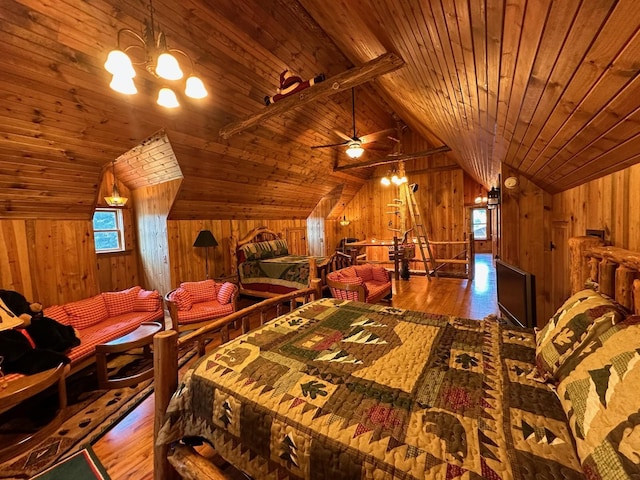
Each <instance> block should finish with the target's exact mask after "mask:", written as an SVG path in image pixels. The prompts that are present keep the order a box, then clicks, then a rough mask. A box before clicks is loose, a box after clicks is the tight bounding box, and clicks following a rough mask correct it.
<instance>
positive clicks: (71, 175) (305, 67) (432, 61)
mask: <svg viewBox="0 0 640 480" xmlns="http://www.w3.org/2000/svg"><path fill="white" fill-rule="evenodd" d="M153 6H154V8H155V19H156V22H157V23H158V24H159V25H160V27H161V29H162V31H164V32H165V33H166V35H167V37H168V42H169V46H171V47H174V48H179V49H182V50H184V51H185V52H187V53H188V54H189V55H190V56H191V58H192V59H193V61H194V69H195V72H196V73H197V74H198V75H199V76H201V77H202V78H203V80H204V82H205V84H206V85H207V88H208V90H209V96H208V97H207V98H206V99H204V100H199V101H193V100H189V99H186V98H183V97H179V99H180V100H181V101H182V106H181V107H180V108H178V109H175V110H167V109H164V108H163V107H159V106H157V105H156V104H155V96H156V92H157V90H158V88H159V87H160V86H162V85H161V84H160V83H159V82H158V81H157V80H156V79H155V78H153V77H152V76H151V75H149V74H147V73H146V72H144V71H143V69H138V76H137V77H136V79H135V80H136V84H137V87H138V91H139V93H138V94H137V95H134V96H125V95H121V94H118V93H116V92H114V91H113V90H111V89H110V88H109V86H108V85H109V81H110V76H109V74H108V73H107V72H106V71H105V70H104V68H103V64H104V61H105V59H106V55H107V53H108V52H109V51H110V50H111V49H113V48H114V47H115V46H116V37H117V31H118V29H120V28H130V29H133V30H135V31H138V32H139V31H141V29H142V24H143V22H144V20H145V19H147V18H148V17H149V12H148V2H147V1H146V0H84V1H79V0H56V1H55V2H43V1H42V0H3V2H2V7H1V8H0V56H1V58H2V59H3V61H2V62H0V132H1V135H0V217H14V218H17V217H42V216H48V217H56V216H57V217H62V218H89V217H90V215H91V213H92V210H93V207H94V205H95V202H96V199H97V192H98V189H99V184H100V179H101V176H102V173H103V170H104V168H105V166H108V165H109V164H110V162H111V160H112V159H114V158H119V157H121V156H122V155H124V154H125V153H126V152H130V150H131V149H132V148H134V147H136V146H137V145H139V144H140V143H141V142H143V141H144V140H145V139H148V138H150V137H151V136H152V135H154V134H155V133H156V132H158V131H161V130H163V131H164V132H165V133H166V138H167V139H168V140H163V142H164V144H165V145H167V143H166V142H167V141H168V142H170V146H171V147H172V151H173V153H171V152H167V151H166V149H160V151H161V152H162V153H161V154H159V155H158V158H156V157H153V156H151V157H145V158H144V161H142V160H141V159H142V156H137V157H136V156H135V155H134V156H132V155H129V156H127V155H125V157H127V158H129V159H131V158H136V159H137V160H136V162H137V165H138V167H139V168H136V169H134V167H133V165H132V166H131V168H132V169H134V170H135V171H134V172H133V173H130V172H128V171H127V168H126V164H124V163H122V164H121V165H119V166H118V167H117V169H116V171H117V175H118V177H119V179H121V181H123V182H124V183H125V184H126V185H127V187H129V188H137V187H138V186H141V185H149V184H153V183H155V182H156V181H157V179H161V178H176V176H178V177H179V175H180V174H181V175H182V176H183V181H182V185H181V188H180V191H179V194H178V198H177V200H176V202H175V204H174V206H173V208H172V211H171V218H179V219H188V218H212V217H215V218H306V217H307V216H308V215H309V213H310V212H311V210H312V209H313V208H314V207H315V205H316V204H317V203H318V202H319V201H320V200H321V199H322V198H323V197H325V196H327V195H329V194H330V193H331V192H332V191H333V192H335V191H341V192H342V195H341V197H340V199H337V200H336V202H337V203H340V204H341V203H344V202H346V201H348V200H349V198H351V197H352V196H353V195H354V194H355V192H357V191H358V189H359V188H360V187H361V186H362V184H363V183H364V182H365V181H366V179H367V178H369V176H370V175H372V172H373V168H365V169H352V170H351V169H348V170H340V171H334V166H335V165H336V164H337V165H339V166H344V164H345V163H348V162H347V160H348V159H347V158H346V156H345V154H344V152H343V151H342V149H339V148H327V149H311V147H312V146H314V145H319V144H330V143H337V142H340V141H341V137H339V136H338V135H337V134H336V133H335V130H338V131H341V132H344V133H347V134H351V133H350V132H351V121H352V117H351V93H350V92H349V91H348V90H346V91H340V92H337V93H335V94H333V95H331V96H330V97H328V98H325V99H322V100H318V101H315V102H311V103H309V104H307V105H301V106H299V107H297V108H293V109H290V110H288V111H287V112H285V113H283V114H280V115H275V116H273V117H271V118H269V119H266V120H264V121H261V122H259V123H258V125H257V126H253V127H250V128H248V129H246V130H243V131H242V132H240V133H236V134H234V135H232V136H230V137H228V138H227V139H224V138H223V137H222V136H221V135H220V131H221V129H223V128H224V127H225V126H228V125H230V124H233V123H234V122H238V121H239V120H241V119H243V118H246V117H248V116H252V115H255V114H259V113H260V112H262V111H264V109H265V108H268V107H266V106H265V105H264V97H265V96H266V95H272V94H274V93H275V89H276V88H277V86H278V80H279V74H280V72H282V71H283V70H285V69H290V70H291V71H293V72H295V73H297V74H299V75H300V76H301V77H303V78H305V79H306V78H310V77H313V76H314V75H316V74H318V73H321V72H322V73H324V74H325V75H326V77H327V81H331V79H332V78H335V77H336V76H339V75H341V74H344V72H346V71H348V70H349V69H353V68H354V67H360V66H362V65H364V64H366V63H367V62H370V61H371V60H373V59H375V58H377V57H379V56H381V55H384V54H387V53H393V54H395V55H397V56H398V57H400V58H401V59H402V60H403V61H404V65H403V66H402V67H401V68H399V69H397V70H395V71H393V72H391V73H387V74H384V75H381V76H379V77H377V78H376V79H375V80H372V81H370V82H368V83H366V84H363V85H360V86H358V87H356V90H355V91H356V118H357V132H358V135H365V134H368V133H371V132H376V131H380V130H384V129H388V128H394V127H396V119H398V118H399V119H400V120H401V121H402V122H403V123H405V124H406V125H408V127H409V129H410V131H411V132H413V134H414V135H419V136H421V137H423V138H424V139H425V141H426V143H425V147H433V148H436V147H441V146H443V145H446V146H448V147H449V148H450V149H451V151H449V152H447V153H439V154H438V155H446V156H448V157H450V158H452V159H454V160H455V161H456V162H458V163H459V164H460V165H461V166H462V168H464V169H465V170H466V171H467V172H468V173H469V174H470V175H471V176H472V177H474V178H475V179H476V180H477V181H478V182H480V183H482V184H483V185H485V186H486V187H487V188H489V187H491V186H492V185H496V184H497V182H498V174H499V173H500V168H501V162H504V163H506V164H507V165H509V166H510V167H512V168H514V169H516V170H518V171H520V172H521V173H522V174H523V175H525V176H527V177H529V178H530V179H531V180H532V181H534V182H535V183H536V184H538V185H539V186H541V187H542V188H544V189H546V190H547V191H549V192H551V193H555V192H559V191H562V190H565V189H568V188H571V187H573V186H576V185H579V184H581V183H584V182H586V181H589V180H591V179H593V178H597V177H598V176H602V175H605V174H608V173H611V172H613V171H616V170H619V169H621V168H624V167H626V166H629V165H631V164H634V163H637V162H638V160H639V158H638V155H639V152H640V148H639V147H640V128H639V127H638V125H639V123H638V121H639V116H640V109H639V107H640V79H639V78H638V70H639V68H640V61H639V60H638V59H639V58H640V35H639V27H640V15H638V14H637V0H619V1H615V0H606V1H605V0H562V1H559V0H556V1H552V0H509V1H508V2H507V1H506V0H431V1H425V0H403V1H397V0H357V1H356V0H332V1H331V2H327V1H326V0H216V1H215V2H212V1H206V0H182V1H181V2H174V1H171V0H155V1H154V3H153ZM178 59H179V60H181V58H178ZM380 145H385V142H384V139H383V141H382V142H381V143H380V144H378V146H380ZM365 146H366V145H365ZM387 146H388V147H389V148H391V147H392V146H393V142H391V141H389V142H388V144H387ZM151 150H152V149H151ZM134 152H135V150H134ZM405 153H411V152H405ZM381 155H384V154H383V153H380V152H379V151H376V152H374V151H369V152H367V153H366V154H365V157H363V158H361V159H360V161H362V160H367V159H375V158H377V157H380V156H381ZM167 159H169V160H170V161H167ZM176 161H177V164H178V166H179V170H180V172H179V173H178V171H177V170H176V168H175V162H176ZM140 162H142V163H140ZM144 164H148V166H149V171H150V172H153V175H154V179H144V178H141V176H142V177H144V168H142V167H140V165H143V166H144ZM163 165H166V166H167V168H168V169H169V168H170V169H171V170H170V171H167V172H162V168H163V167H162V166H163Z"/></svg>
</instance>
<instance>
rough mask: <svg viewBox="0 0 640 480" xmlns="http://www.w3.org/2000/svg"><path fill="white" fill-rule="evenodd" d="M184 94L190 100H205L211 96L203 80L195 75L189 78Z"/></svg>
mask: <svg viewBox="0 0 640 480" xmlns="http://www.w3.org/2000/svg"><path fill="white" fill-rule="evenodd" d="M184 93H185V95H186V96H187V97H190V98H204V97H206V96H207V95H208V94H209V93H208V92H207V89H206V88H205V86H204V83H202V80H200V79H199V78H198V77H196V76H195V75H191V76H190V77H189V78H187V88H186V89H185V91H184Z"/></svg>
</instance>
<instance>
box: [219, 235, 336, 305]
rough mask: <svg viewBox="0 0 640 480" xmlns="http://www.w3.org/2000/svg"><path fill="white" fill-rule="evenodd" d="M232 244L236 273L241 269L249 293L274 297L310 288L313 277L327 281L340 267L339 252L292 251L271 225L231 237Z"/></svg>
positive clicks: (241, 280)
mask: <svg viewBox="0 0 640 480" xmlns="http://www.w3.org/2000/svg"><path fill="white" fill-rule="evenodd" d="M229 244H230V249H231V258H232V265H233V269H234V270H233V271H232V274H235V273H236V272H237V274H238V281H239V288H240V293H242V294H245V295H251V296H257V297H265V298H268V297H273V296H275V295H279V294H283V293H288V292H292V291H294V290H299V289H304V288H308V287H309V285H310V284H311V283H310V281H311V280H312V279H313V278H320V279H321V281H322V283H323V284H324V278H325V275H326V273H328V272H330V271H332V269H333V268H338V267H334V265H333V264H334V263H335V262H336V261H337V260H338V259H337V258H335V257H336V256H335V255H333V256H330V257H318V256H303V255H291V254H290V252H289V247H288V245H287V242H286V240H284V239H282V238H280V236H279V235H278V234H277V233H276V232H274V231H272V230H270V229H268V228H267V227H258V228H255V229H253V230H251V231H250V232H249V233H247V234H246V235H244V236H243V237H242V238H240V239H236V238H235V237H231V241H230V243H229ZM346 260H348V259H346ZM343 262H344V260H343ZM345 266H346V265H345Z"/></svg>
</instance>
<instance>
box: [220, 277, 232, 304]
mask: <svg viewBox="0 0 640 480" xmlns="http://www.w3.org/2000/svg"><path fill="white" fill-rule="evenodd" d="M235 291H236V286H235V285H234V284H233V283H231V282H224V283H223V284H222V285H220V288H219V289H218V302H220V304H221V305H226V304H227V303H229V302H230V301H231V297H233V293H234V292H235Z"/></svg>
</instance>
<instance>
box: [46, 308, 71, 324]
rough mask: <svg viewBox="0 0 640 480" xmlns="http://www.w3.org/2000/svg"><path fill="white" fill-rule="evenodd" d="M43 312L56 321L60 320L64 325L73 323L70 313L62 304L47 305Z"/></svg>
mask: <svg viewBox="0 0 640 480" xmlns="http://www.w3.org/2000/svg"><path fill="white" fill-rule="evenodd" d="M42 314H43V315H44V316H45V317H49V318H53V319H54V320H55V321H56V322H59V323H61V324H63V325H71V321H70V320H69V315H67V311H66V310H65V309H64V307H63V306H62V305H52V306H50V307H47V308H45V309H44V310H43V311H42Z"/></svg>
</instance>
